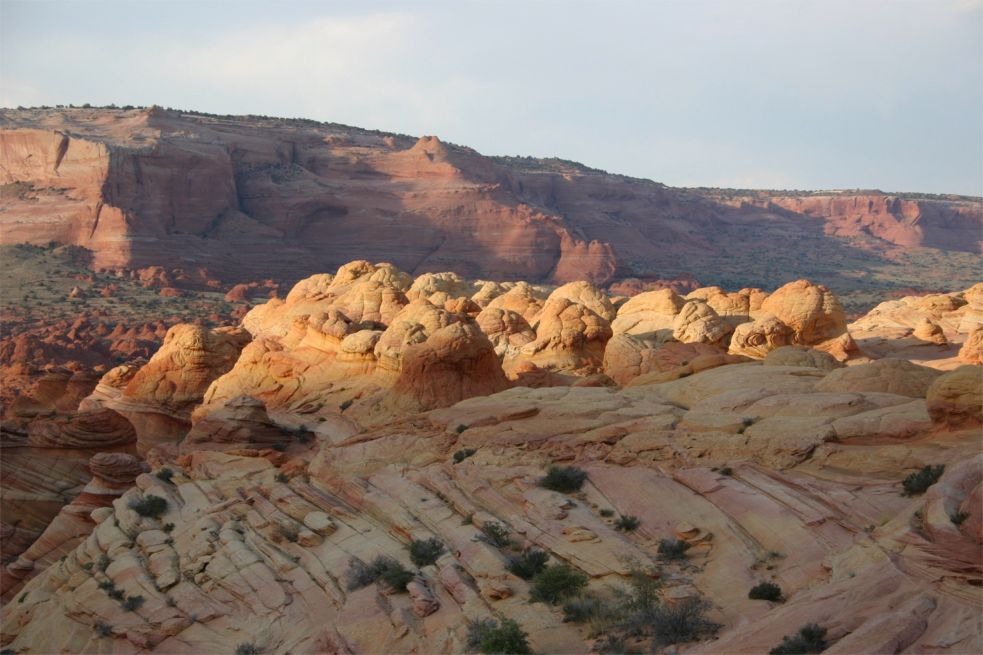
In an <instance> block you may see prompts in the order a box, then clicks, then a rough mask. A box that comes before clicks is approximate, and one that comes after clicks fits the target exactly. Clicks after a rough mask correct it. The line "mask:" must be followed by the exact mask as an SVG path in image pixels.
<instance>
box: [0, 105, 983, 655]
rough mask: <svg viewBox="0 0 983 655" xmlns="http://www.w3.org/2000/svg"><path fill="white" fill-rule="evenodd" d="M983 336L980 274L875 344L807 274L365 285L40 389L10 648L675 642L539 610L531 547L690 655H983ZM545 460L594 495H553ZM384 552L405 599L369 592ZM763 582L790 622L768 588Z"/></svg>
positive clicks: (899, 310) (8, 579) (6, 534)
mask: <svg viewBox="0 0 983 655" xmlns="http://www.w3.org/2000/svg"><path fill="white" fill-rule="evenodd" d="M134 120H137V118H134ZM139 120H143V119H142V118H140V119H139ZM72 147H74V146H72ZM430 147H436V144H433V143H431V144H430ZM202 148H203V149H204V150H203V151H204V152H207V151H208V149H207V147H206V146H205V145H203V146H202ZM69 152H72V150H71V147H70V148H69ZM407 157H409V155H407ZM414 161H415V160H414ZM427 162H430V160H429V158H428V159H427ZM411 163H412V165H426V166H430V165H432V166H438V164H441V161H440V158H439V157H435V162H434V163H432V164H431V163H428V164H419V163H418V162H417V163H413V162H411ZM411 163H407V164H406V165H407V166H409V165H411ZM326 165H327V164H326ZM446 166H450V164H446ZM439 170H443V169H439ZM145 174H146V175H148V176H149V175H152V174H155V173H154V171H152V170H146V171H145ZM371 177H372V175H371V174H370V173H368V172H366V178H367V179H370V178H371ZM212 183H217V182H216V181H214V180H213V181H212ZM449 193H450V191H449ZM110 215H111V214H110ZM981 324H983V287H981V286H980V285H977V286H975V287H973V288H971V289H967V290H964V291H960V292H954V293H946V294H935V295H930V296H918V297H909V298H902V299H898V300H890V301H887V302H884V303H882V304H881V305H879V306H878V307H877V308H875V309H874V310H873V311H871V312H870V313H869V314H867V315H866V316H864V317H862V318H860V319H859V320H857V321H854V322H852V323H850V322H848V321H847V318H846V316H845V315H844V312H843V309H842V307H841V306H840V303H839V301H838V299H837V298H836V296H835V294H833V293H832V292H830V291H829V289H827V288H826V287H824V286H822V285H817V284H813V283H810V282H808V281H806V280H798V281H794V282H790V283H788V284H786V285H784V286H782V287H780V288H778V289H777V290H775V291H774V292H772V293H766V292H764V291H761V290H758V289H741V290H736V291H727V290H724V289H722V288H719V287H707V288H698V289H695V290H692V291H691V292H690V293H688V294H687V295H679V294H678V293H677V292H676V291H673V290H671V289H657V290H650V291H646V292H643V293H640V294H638V295H635V296H633V297H632V298H630V299H627V298H624V297H620V298H619V297H611V296H609V295H608V294H606V293H605V292H603V291H602V290H600V289H599V288H597V287H596V286H595V285H594V284H592V283H590V282H586V281H572V282H568V283H564V284H560V285H558V286H557V285H549V286H544V285H541V284H539V283H527V282H515V281H489V280H475V279H468V278H464V277H461V276H460V275H458V274H456V273H449V272H438V273H423V274H419V275H416V276H413V275H410V274H408V273H406V272H404V271H402V270H400V268H398V267H397V266H395V265H393V264H388V263H370V262H368V261H355V262H349V263H347V264H345V265H343V266H341V267H340V268H339V269H338V270H337V271H336V272H334V273H331V274H327V273H319V274H316V275H313V276H312V277H309V278H306V279H304V280H302V281H300V282H299V283H297V284H296V285H294V286H293V288H292V289H291V290H290V291H289V293H288V294H287V295H286V296H285V298H283V299H271V300H269V301H267V302H266V303H264V304H260V305H257V306H255V307H254V308H253V309H252V310H250V311H249V312H248V314H246V315H245V316H244V317H243V318H242V320H241V324H240V325H235V326H233V325H230V326H226V327H220V328H206V327H202V326H196V325H177V326H174V327H171V328H170V329H169V330H168V332H167V334H166V336H165V338H164V341H163V344H162V345H161V347H160V348H159V349H158V350H157V351H156V352H155V353H152V355H151V356H150V357H149V358H148V359H138V360H134V361H133V362H131V363H128V364H124V365H121V366H118V367H116V368H113V369H112V370H110V371H108V372H106V373H105V374H104V375H103V376H102V377H101V379H99V380H98V383H97V384H95V385H94V386H93V385H92V384H88V385H83V384H81V382H78V381H75V382H73V379H72V376H71V375H69V374H67V373H57V374H56V372H53V373H52V376H53V378H52V379H50V380H48V379H47V378H44V379H42V381H41V382H39V385H40V386H39V388H37V389H35V390H33V392H32V394H29V400H25V401H23V402H24V403H28V402H29V403H33V405H32V406H34V407H37V408H43V409H44V411H36V412H34V413H33V414H32V413H30V412H27V413H22V414H20V415H19V417H20V418H19V419H18V420H13V419H10V420H8V422H7V423H5V424H4V430H3V432H2V441H0V445H2V448H3V476H2V478H0V481H2V491H3V494H2V509H3V513H2V521H3V525H2V535H3V556H4V562H5V564H4V569H3V571H2V576H0V582H2V585H3V589H2V596H3V602H4V605H3V616H2V622H0V646H2V647H3V648H4V649H6V650H5V652H13V653H27V652H30V653H56V652H57V653H61V652H70V653H106V652H112V653H140V652H159V653H233V652H242V653H246V652H262V653H286V652H291V653H460V652H467V651H469V650H473V649H474V646H469V644H468V630H469V627H468V626H469V624H470V622H473V621H479V620H482V619H494V620H503V619H513V620H515V621H516V622H517V623H518V625H519V627H520V628H521V629H522V630H523V631H524V632H525V633H526V634H527V635H528V639H529V644H530V647H531V648H532V649H533V650H534V651H535V652H538V653H588V652H592V651H594V652H597V651H599V650H604V649H605V648H608V649H611V648H615V649H618V648H634V649H637V650H648V649H649V648H650V647H651V644H652V640H653V638H654V637H658V636H660V635H662V636H663V637H665V633H663V632H657V631H656V632H655V633H653V631H652V630H651V629H650V628H651V626H652V625H655V624H654V623H650V622H644V621H643V622H642V626H643V630H642V632H641V633H640V634H638V635H635V636H632V635H631V634H628V631H627V630H626V629H624V628H623V626H622V627H619V624H618V623H617V622H616V621H613V619H612V620H609V622H608V623H598V624H596V625H595V626H594V627H595V628H596V627H598V626H600V628H601V629H600V630H595V629H592V625H591V624H590V623H578V622H575V621H565V620H564V612H563V611H562V610H561V608H560V607H559V606H551V605H549V604H547V603H543V602H530V594H531V593H532V591H533V589H534V587H535V586H536V585H537V584H538V583H537V582H535V581H533V582H530V581H529V580H527V579H525V578H523V577H519V576H518V575H516V574H514V573H513V572H512V571H511V570H510V568H509V566H508V564H509V558H510V557H515V556H516V555H518V554H519V553H521V552H522V551H523V550H524V549H526V548H537V549H540V550H542V551H543V552H545V553H547V554H548V556H549V560H550V562H551V563H554V564H563V565H565V566H568V567H570V568H572V569H575V570H576V571H579V572H580V573H582V574H583V576H584V577H585V579H586V581H587V586H586V590H582V591H581V593H582V594H589V595H590V596H591V597H594V598H598V599H601V601H602V602H603V603H605V604H606V605H607V606H609V607H612V608H617V611H620V612H628V610H627V609H626V608H625V607H624V606H623V605H619V604H618V603H617V598H618V597H619V596H618V593H619V591H620V590H623V589H626V588H627V587H628V585H629V583H630V581H631V580H636V581H637V580H639V579H641V578H640V577H639V576H642V578H644V579H647V580H648V581H649V587H654V588H655V589H656V591H657V593H656V597H655V598H656V599H655V601H654V603H655V606H656V607H657V608H660V611H662V612H665V611H670V610H679V611H681V610H684V609H686V608H690V609H692V608H694V607H697V606H699V607H702V608H703V612H704V616H705V618H706V619H707V621H709V622H710V623H712V624H716V625H715V626H710V627H711V628H712V629H708V630H706V631H704V632H701V633H700V634H698V635H697V637H696V638H695V639H689V638H688V637H687V638H684V640H683V643H680V644H676V645H674V646H671V647H670V648H673V649H676V652H685V653H765V652H768V651H769V649H771V648H773V647H775V646H776V645H778V644H779V643H780V642H781V641H782V638H783V637H784V636H786V635H791V634H794V633H795V632H797V630H798V629H799V628H800V627H802V626H805V625H807V624H810V623H815V624H817V625H819V626H820V627H821V628H823V629H825V635H824V640H825V641H826V650H825V651H824V652H827V653H960V654H962V653H976V652H980V650H981V649H983V618H981V617H983V614H981V609H983V569H981V566H983V563H981V552H983V468H981V466H983V461H981V460H983V453H981V448H980V443H981V442H980V430H981V425H983V366H981V365H980V356H981V355H980V344H981V338H980V328H981ZM81 389H91V392H86V394H85V395H83V392H82V391H80V390H81ZM15 418H16V417H15ZM552 465H560V466H574V467H577V468H579V469H581V470H582V471H583V472H585V473H586V475H587V479H586V481H585V482H584V483H583V485H582V487H581V488H580V489H579V490H576V491H573V492H571V493H561V492H558V491H553V490H550V489H547V488H544V487H542V486H540V485H539V480H540V479H541V478H542V477H543V476H544V474H545V472H546V471H547V469H548V468H549V467H550V466H552ZM926 466H932V467H944V468H936V469H933V470H934V472H935V473H937V474H938V476H937V479H934V483H932V482H933V480H929V481H928V483H927V484H925V485H924V487H926V488H924V489H923V488H918V489H914V490H913V492H912V493H913V495H904V494H903V493H902V491H903V490H904V487H903V484H902V481H903V480H904V479H905V478H906V477H907V476H909V475H910V474H915V473H917V472H919V471H922V470H923V467H926ZM152 497H156V498H158V499H162V500H157V501H154V500H153V498H152ZM155 503H156V505H155ZM628 517H634V519H635V520H636V521H637V525H635V526H634V529H631V528H628V529H622V530H619V529H617V528H618V527H619V525H621V526H622V527H624V526H625V525H626V524H627V523H631V521H629V520H628ZM493 526H498V527H497V529H498V532H495V530H496V528H495V527H493ZM503 531H507V532H508V534H507V538H505V539H498V540H496V539H493V538H491V537H489V536H487V535H486V534H485V532H487V533H488V534H498V535H499V537H501V536H502V533H503ZM431 538H433V539H437V540H439V541H440V543H441V546H442V548H441V549H440V551H439V553H437V554H436V556H435V557H434V558H431V559H430V560H427V561H425V562H424V563H422V564H420V565H417V564H414V563H413V562H412V561H411V559H410V557H409V552H408V550H407V546H408V545H409V544H410V543H411V541H413V540H425V539H431ZM667 539H668V540H680V541H682V542H685V543H686V544H687V545H688V549H686V550H685V552H684V553H683V554H682V558H681V559H679V560H663V559H660V542H661V541H662V540H667ZM496 544H497V545H496ZM379 556H387V557H390V558H393V559H394V560H395V561H397V562H399V563H401V564H402V565H403V566H404V567H405V568H406V569H407V570H409V572H410V574H409V577H408V578H407V580H408V582H407V580H403V581H402V582H400V583H398V584H397V585H396V587H395V588H393V587H390V586H388V585H387V584H384V583H383V582H381V581H376V582H372V581H371V577H369V578H366V573H365V572H366V571H367V570H369V569H370V568H371V567H370V566H369V565H370V564H371V563H372V562H374V561H375V559H376V558H377V557H379ZM762 582H771V583H774V584H776V585H778V586H779V587H780V590H781V595H782V600H781V602H777V601H765V600H753V599H750V598H749V597H748V593H749V590H750V589H751V588H752V587H754V586H755V585H757V584H759V583H762ZM621 618H622V619H627V618H629V617H628V616H627V615H624V616H622V617H621ZM619 638H621V639H624V640H625V641H623V642H618V641H617V640H618V639H619ZM612 639H613V640H614V641H611V640H612Z"/></svg>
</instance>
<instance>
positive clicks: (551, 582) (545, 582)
mask: <svg viewBox="0 0 983 655" xmlns="http://www.w3.org/2000/svg"><path fill="white" fill-rule="evenodd" d="M586 586H587V576H586V575H584V574H583V573H581V572H580V571H578V570H576V569H573V568H570V567H569V566H567V565H565V564H553V565H552V566H547V567H546V568H544V569H543V570H542V571H540V572H539V573H538V574H536V577H534V578H533V579H532V591H530V593H529V598H530V599H531V600H532V601H533V602H540V603H549V604H550V605H556V604H558V603H560V602H562V601H564V600H566V599H567V598H571V597H573V596H576V595H577V594H579V593H580V592H581V591H582V590H583V588H584V587H586Z"/></svg>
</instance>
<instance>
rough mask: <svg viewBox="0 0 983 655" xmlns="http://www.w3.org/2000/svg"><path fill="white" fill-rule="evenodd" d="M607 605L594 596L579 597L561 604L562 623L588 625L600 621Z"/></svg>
mask: <svg viewBox="0 0 983 655" xmlns="http://www.w3.org/2000/svg"><path fill="white" fill-rule="evenodd" d="M606 607H607V604H606V603H605V602H604V601H603V600H601V599H600V598H597V597H595V596H581V597H579V598H574V599H573V600H568V601H567V602H565V603H564V604H563V621H564V623H590V622H595V621H598V620H600V619H602V618H603V617H604V616H605V615H606V614H607V612H606Z"/></svg>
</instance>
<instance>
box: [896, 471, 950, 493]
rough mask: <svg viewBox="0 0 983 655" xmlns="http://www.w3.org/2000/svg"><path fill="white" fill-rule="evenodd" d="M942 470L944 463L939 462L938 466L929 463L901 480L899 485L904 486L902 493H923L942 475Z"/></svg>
mask: <svg viewBox="0 0 983 655" xmlns="http://www.w3.org/2000/svg"><path fill="white" fill-rule="evenodd" d="M943 471H945V465H944V464H939V465H938V466H932V465H931V464H929V465H928V466H925V467H923V468H922V469H921V470H920V471H916V472H915V473H912V474H911V475H909V476H908V477H906V478H905V479H904V480H903V481H902V482H901V486H902V487H904V491H903V492H902V495H904V496H918V495H920V494H923V493H925V490H926V489H928V488H929V487H931V486H932V485H933V484H935V483H936V482H938V480H939V478H940V477H942V473H943Z"/></svg>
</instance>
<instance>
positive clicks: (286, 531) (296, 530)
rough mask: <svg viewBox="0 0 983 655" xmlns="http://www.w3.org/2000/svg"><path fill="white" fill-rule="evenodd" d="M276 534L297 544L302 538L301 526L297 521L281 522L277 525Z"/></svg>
mask: <svg viewBox="0 0 983 655" xmlns="http://www.w3.org/2000/svg"><path fill="white" fill-rule="evenodd" d="M276 534H278V535H279V536H280V537H282V538H284V539H286V540H287V541H289V542H290V543H292V544H295V543H297V540H298V539H299V538H300V527H299V526H297V525H296V524H295V523H280V524H278V525H277V526H276Z"/></svg>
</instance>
